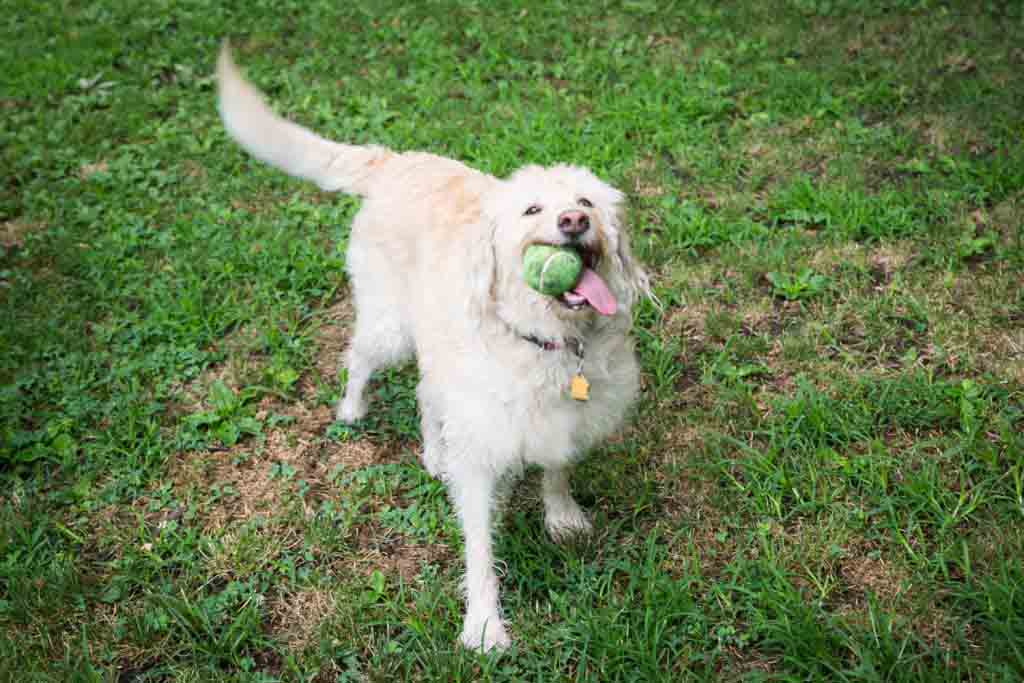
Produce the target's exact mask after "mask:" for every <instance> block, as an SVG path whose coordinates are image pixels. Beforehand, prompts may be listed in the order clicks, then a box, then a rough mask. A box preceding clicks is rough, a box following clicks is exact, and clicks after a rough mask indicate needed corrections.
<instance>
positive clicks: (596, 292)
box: [552, 242, 618, 315]
mask: <svg viewBox="0 0 1024 683" xmlns="http://www.w3.org/2000/svg"><path fill="white" fill-rule="evenodd" d="M552 246H561V247H568V248H569V249H572V250H573V251H575V252H576V253H578V254H579V255H580V259H581V260H582V261H583V270H582V271H581V273H580V279H579V280H578V281H577V282H576V284H575V286H573V287H572V289H570V290H568V291H567V292H564V293H562V294H560V295H558V296H556V297H554V299H555V301H557V302H558V303H560V304H561V305H562V306H564V307H565V308H567V309H569V310H570V311H581V310H583V309H585V308H586V307H588V306H589V307H590V308H592V309H594V310H595V311H597V312H598V313H600V314H601V315H615V311H616V310H617V309H618V302H616V300H615V295H614V294H612V292H611V290H610V289H609V288H608V285H607V284H606V283H605V281H604V280H603V279H602V278H601V276H600V275H598V274H597V267H598V266H599V265H601V252H600V251H598V250H597V249H594V248H593V247H591V246H588V245H585V244H580V243H579V242H570V243H568V244H560V245H552Z"/></svg>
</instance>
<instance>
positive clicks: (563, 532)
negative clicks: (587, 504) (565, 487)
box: [544, 505, 594, 542]
mask: <svg viewBox="0 0 1024 683" xmlns="http://www.w3.org/2000/svg"><path fill="white" fill-rule="evenodd" d="M544 527H545V528H546V529H547V530H548V535H549V536H551V538H552V539H553V540H555V541H556V542H562V541H569V540H572V539H573V538H576V537H579V536H586V535H587V534H589V533H590V532H591V531H593V529H594V527H593V525H591V523H590V520H589V519H587V513H585V512H584V511H583V510H582V509H581V508H580V507H579V506H578V505H574V506H572V507H565V508H562V509H560V510H559V511H558V512H557V513H554V512H551V511H549V512H548V514H547V515H546V516H545V517H544Z"/></svg>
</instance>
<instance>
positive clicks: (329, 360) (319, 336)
mask: <svg viewBox="0 0 1024 683" xmlns="http://www.w3.org/2000/svg"><path fill="white" fill-rule="evenodd" d="M354 321H355V308H354V307H353V305H352V301H351V297H349V296H348V295H347V294H346V293H342V295H341V299H340V300H339V301H338V302H337V303H336V304H334V305H333V306H331V307H330V308H328V309H327V310H326V311H324V314H323V321H322V324H321V326H320V329H318V330H317V332H316V345H317V348H318V349H319V351H318V352H317V357H316V361H315V362H314V365H313V367H314V368H315V369H316V372H317V373H318V374H319V376H320V378H321V379H323V380H324V381H332V382H333V381H336V380H337V378H338V375H339V373H340V372H341V368H342V353H343V352H344V351H345V349H346V348H347V347H348V340H349V338H350V337H351V330H352V324H353V322H354ZM311 383H312V378H309V377H304V378H303V379H302V380H300V388H301V389H302V390H303V391H304V392H305V390H306V389H308V388H309V385H310V384H311ZM304 395H305V394H304Z"/></svg>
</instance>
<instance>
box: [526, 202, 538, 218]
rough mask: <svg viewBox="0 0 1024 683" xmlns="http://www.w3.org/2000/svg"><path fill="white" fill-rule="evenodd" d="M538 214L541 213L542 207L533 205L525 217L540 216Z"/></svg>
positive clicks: (527, 210)
mask: <svg viewBox="0 0 1024 683" xmlns="http://www.w3.org/2000/svg"><path fill="white" fill-rule="evenodd" d="M538 213H540V207H539V206H537V205H536V204H531V205H530V207H529V208H527V209H526V211H524V212H523V215H524V216H532V215H534V214H538Z"/></svg>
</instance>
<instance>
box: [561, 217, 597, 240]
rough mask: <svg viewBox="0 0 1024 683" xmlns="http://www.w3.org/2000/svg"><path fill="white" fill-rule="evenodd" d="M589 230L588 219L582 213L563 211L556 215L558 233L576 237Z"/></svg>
mask: <svg viewBox="0 0 1024 683" xmlns="http://www.w3.org/2000/svg"><path fill="white" fill-rule="evenodd" d="M587 230H590V218H589V217H587V214H585V213H583V212H582V211H563V212H562V213H560V214H559V215H558V231H559V232H561V233H562V234H563V235H568V236H569V237H577V236H579V235H582V234H583V233H585V232H586V231H587Z"/></svg>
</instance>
